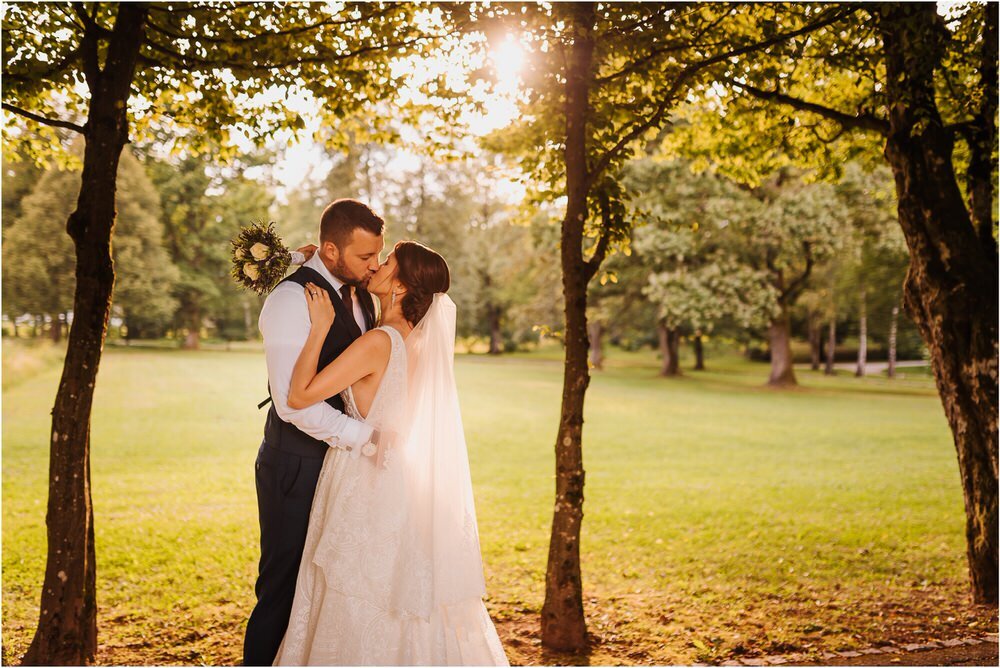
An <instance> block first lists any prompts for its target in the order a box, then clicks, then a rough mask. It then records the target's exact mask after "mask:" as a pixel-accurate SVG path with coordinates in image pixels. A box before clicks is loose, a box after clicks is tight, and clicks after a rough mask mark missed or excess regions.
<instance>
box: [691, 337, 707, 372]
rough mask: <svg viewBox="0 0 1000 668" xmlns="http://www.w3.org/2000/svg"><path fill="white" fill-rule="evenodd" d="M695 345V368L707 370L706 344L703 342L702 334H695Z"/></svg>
mask: <svg viewBox="0 0 1000 668" xmlns="http://www.w3.org/2000/svg"><path fill="white" fill-rule="evenodd" d="M691 343H692V345H693V347H694V370H695V371H704V370H705V346H704V345H703V344H702V342H701V334H695V335H694V339H693V340H692V342H691Z"/></svg>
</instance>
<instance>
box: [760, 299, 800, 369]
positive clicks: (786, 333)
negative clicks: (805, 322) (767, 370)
mask: <svg viewBox="0 0 1000 668" xmlns="http://www.w3.org/2000/svg"><path fill="white" fill-rule="evenodd" d="M791 329H792V328H791V323H790V322H789V320H788V314H787V313H786V312H784V311H782V312H781V315H780V316H778V317H777V318H776V319H775V320H773V321H772V322H771V325H770V327H768V330H767V338H768V342H769V343H770V347H771V376H770V377H769V378H768V379H767V384H768V385H770V386H772V387H788V386H789V385H797V384H798V382H797V381H796V380H795V370H794V369H793V368H792V331H791Z"/></svg>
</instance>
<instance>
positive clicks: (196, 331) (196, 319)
mask: <svg viewBox="0 0 1000 668" xmlns="http://www.w3.org/2000/svg"><path fill="white" fill-rule="evenodd" d="M200 347H201V309H200V308H199V307H198V306H197V305H195V306H192V307H191V310H190V312H189V313H188V328H187V334H185V335H184V342H183V343H182V344H181V348H183V349H184V350H198V349H199V348H200Z"/></svg>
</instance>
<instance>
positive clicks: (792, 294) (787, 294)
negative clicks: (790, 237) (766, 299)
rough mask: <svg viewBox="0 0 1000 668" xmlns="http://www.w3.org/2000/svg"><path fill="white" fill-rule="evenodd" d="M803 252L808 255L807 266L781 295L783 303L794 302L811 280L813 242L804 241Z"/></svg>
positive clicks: (780, 298)
mask: <svg viewBox="0 0 1000 668" xmlns="http://www.w3.org/2000/svg"><path fill="white" fill-rule="evenodd" d="M802 252H803V254H804V255H805V256H806V268H805V269H804V270H803V271H802V275H801V276H799V277H798V278H796V279H795V280H794V281H792V283H791V285H789V286H788V287H787V288H786V289H785V290H784V291H783V292H782V293H781V296H780V297H779V300H780V301H781V302H782V303H783V304H792V303H794V302H795V300H796V299H797V298H798V295H799V293H800V292H801V291H802V290H803V289H804V288H805V286H806V281H808V280H809V275H810V274H812V270H813V263H814V261H813V254H812V244H810V243H809V242H808V241H803V242H802Z"/></svg>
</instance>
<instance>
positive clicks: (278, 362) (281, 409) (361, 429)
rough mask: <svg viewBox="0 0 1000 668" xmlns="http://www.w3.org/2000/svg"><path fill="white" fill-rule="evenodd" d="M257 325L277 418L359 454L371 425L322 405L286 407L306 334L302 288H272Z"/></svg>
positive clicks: (289, 285)
mask: <svg viewBox="0 0 1000 668" xmlns="http://www.w3.org/2000/svg"><path fill="white" fill-rule="evenodd" d="M257 326H258V328H259V329H260V333H261V334H262V335H263V337H264V357H265V358H266V360H267V376H268V384H269V386H270V389H271V401H272V402H274V409H275V411H277V413H278V417H280V418H281V419H282V420H284V421H286V422H290V423H291V424H293V425H295V426H296V427H298V428H299V429H300V430H301V431H302V432H304V433H306V434H308V435H309V436H312V437H313V438H315V439H318V440H321V441H325V442H326V443H327V444H329V445H330V446H333V447H341V448H345V449H350V450H351V451H352V454H359V453H360V451H361V447H362V446H363V445H364V444H365V443H367V442H368V440H369V439H370V438H371V435H372V427H371V426H369V425H367V424H365V423H364V422H359V421H358V420H355V419H353V418H351V417H349V416H347V415H344V414H343V413H342V412H340V411H338V410H337V409H336V408H334V407H333V406H331V405H330V404H328V403H326V402H319V403H316V404H313V405H312V406H309V407H308V408H302V409H299V410H295V409H292V408H289V407H288V388H289V386H290V385H291V381H292V370H293V369H294V368H295V361H296V360H297V359H298V358H299V353H301V352H302V347H303V346H304V345H305V343H306V338H307V337H308V335H309V307H308V306H307V305H306V299H305V296H304V295H303V294H302V287H301V286H299V285H298V284H296V283H290V282H289V283H282V284H280V285H279V286H278V287H276V288H275V289H274V291H273V292H271V294H270V295H269V296H268V298H267V301H265V302H264V308H263V309H261V312H260V318H259V320H258V321H257Z"/></svg>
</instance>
